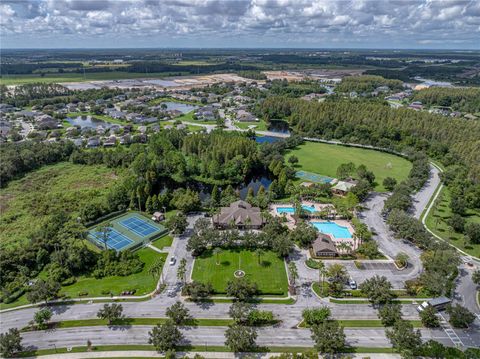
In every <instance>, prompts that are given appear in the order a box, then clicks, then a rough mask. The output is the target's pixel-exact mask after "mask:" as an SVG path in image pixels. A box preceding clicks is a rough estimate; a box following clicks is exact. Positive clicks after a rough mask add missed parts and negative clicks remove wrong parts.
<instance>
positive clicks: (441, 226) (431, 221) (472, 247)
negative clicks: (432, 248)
mask: <svg viewBox="0 0 480 359" xmlns="http://www.w3.org/2000/svg"><path fill="white" fill-rule="evenodd" d="M450 197H451V196H450V191H449V190H448V188H447V187H443V189H442V192H441V193H440V195H439V197H438V199H437V201H436V202H437V203H438V205H437V206H435V205H434V207H433V208H432V209H431V210H430V212H429V213H428V216H427V218H426V220H425V224H426V225H427V227H428V228H429V229H430V230H431V231H432V232H434V233H435V234H436V235H437V236H439V237H441V238H443V239H444V240H446V241H448V242H449V243H451V244H453V245H454V246H455V247H457V248H459V249H461V250H463V251H465V252H467V253H468V254H471V255H473V256H475V257H480V244H471V243H465V240H464V238H465V236H464V235H463V234H462V233H458V232H455V231H453V229H452V228H451V227H450V226H449V225H448V224H447V221H448V219H449V218H450V217H451V216H452V211H451V209H450ZM465 220H466V222H475V223H480V212H479V211H473V210H471V209H468V210H467V211H466V215H465ZM465 244H467V245H466V246H465Z"/></svg>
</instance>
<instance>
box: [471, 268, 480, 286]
mask: <svg viewBox="0 0 480 359" xmlns="http://www.w3.org/2000/svg"><path fill="white" fill-rule="evenodd" d="M472 281H473V283H475V284H476V285H479V284H480V269H477V270H476V271H475V272H473V273H472Z"/></svg>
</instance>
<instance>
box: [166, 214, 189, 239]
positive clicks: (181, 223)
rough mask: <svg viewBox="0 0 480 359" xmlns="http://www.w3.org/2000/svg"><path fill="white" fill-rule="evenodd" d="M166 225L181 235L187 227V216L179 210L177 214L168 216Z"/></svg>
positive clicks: (174, 232)
mask: <svg viewBox="0 0 480 359" xmlns="http://www.w3.org/2000/svg"><path fill="white" fill-rule="evenodd" d="M165 225H166V226H167V228H168V229H170V230H171V231H172V232H173V234H175V235H180V234H182V233H183V232H185V230H186V229H187V225H188V222H187V216H185V214H183V213H182V212H178V213H177V214H176V215H175V216H172V217H170V218H168V219H167V220H166V221H165Z"/></svg>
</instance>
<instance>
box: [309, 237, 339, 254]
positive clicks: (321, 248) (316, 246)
mask: <svg viewBox="0 0 480 359" xmlns="http://www.w3.org/2000/svg"><path fill="white" fill-rule="evenodd" d="M312 249H313V251H314V252H315V253H319V252H323V253H325V252H330V253H337V247H335V244H334V243H333V241H332V239H331V238H330V236H329V235H327V234H324V233H319V235H318V236H317V239H315V241H314V242H313V243H312Z"/></svg>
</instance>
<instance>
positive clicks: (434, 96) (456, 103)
mask: <svg viewBox="0 0 480 359" xmlns="http://www.w3.org/2000/svg"><path fill="white" fill-rule="evenodd" d="M413 100H415V101H421V102H422V103H423V104H424V105H427V106H442V107H451V108H452V109H453V110H456V111H462V112H473V113H475V112H480V89H478V88H446V87H430V88H427V89H424V90H420V91H415V92H414V93H413Z"/></svg>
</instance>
